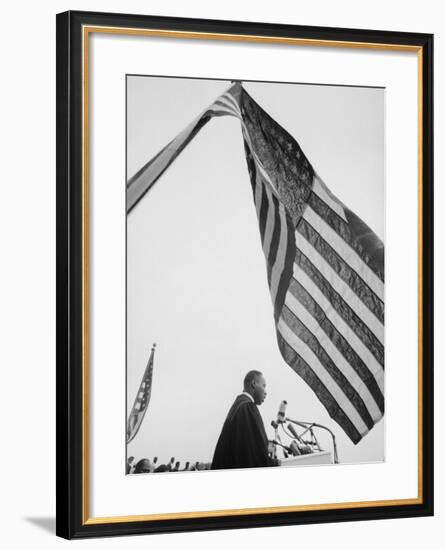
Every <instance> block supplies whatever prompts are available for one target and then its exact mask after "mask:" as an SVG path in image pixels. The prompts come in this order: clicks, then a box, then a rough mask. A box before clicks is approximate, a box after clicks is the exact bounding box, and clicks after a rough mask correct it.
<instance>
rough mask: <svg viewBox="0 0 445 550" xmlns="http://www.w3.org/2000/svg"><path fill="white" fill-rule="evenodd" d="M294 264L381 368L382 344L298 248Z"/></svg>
mask: <svg viewBox="0 0 445 550" xmlns="http://www.w3.org/2000/svg"><path fill="white" fill-rule="evenodd" d="M295 263H296V264H297V265H298V266H300V267H301V268H302V269H303V271H304V272H305V273H306V275H307V276H308V277H309V278H310V279H312V281H313V282H314V283H315V284H316V285H317V287H318V288H319V289H320V290H321V292H322V293H323V294H324V295H325V297H326V298H327V300H328V301H329V302H330V303H331V307H333V308H334V309H335V311H336V312H337V313H338V314H339V315H340V317H342V319H343V320H344V321H345V322H346V323H347V324H348V325H349V327H350V328H351V329H352V330H353V331H354V332H355V334H356V335H357V336H358V337H359V338H360V340H361V341H362V342H363V344H364V345H365V346H366V347H367V348H368V349H369V351H370V352H371V353H372V354H373V355H374V357H375V358H376V359H377V361H378V362H379V363H380V365H382V367H383V365H384V350H383V346H382V344H381V343H380V342H379V340H378V339H377V338H376V336H375V335H374V333H373V332H372V331H371V330H370V329H369V327H368V326H367V325H366V324H365V323H364V322H363V321H362V320H361V319H360V317H358V315H357V314H356V313H355V312H354V310H352V309H351V308H350V307H349V306H348V304H347V303H346V302H345V301H344V300H343V298H342V297H341V296H340V294H339V293H338V292H336V291H335V290H334V289H333V288H332V285H331V284H329V282H328V281H327V280H326V279H325V278H324V277H323V275H322V274H321V273H320V272H319V271H318V269H317V268H316V267H315V266H314V265H313V264H312V262H311V261H310V260H309V259H308V258H307V257H306V256H305V255H304V254H303V253H302V252H301V251H300V250H299V249H298V248H297V251H296V255H295Z"/></svg>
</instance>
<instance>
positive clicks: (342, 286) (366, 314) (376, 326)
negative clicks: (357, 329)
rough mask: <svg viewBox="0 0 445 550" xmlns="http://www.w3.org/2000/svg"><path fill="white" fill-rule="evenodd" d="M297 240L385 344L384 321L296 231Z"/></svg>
mask: <svg viewBox="0 0 445 550" xmlns="http://www.w3.org/2000/svg"><path fill="white" fill-rule="evenodd" d="M295 242H296V246H297V248H298V249H299V250H300V251H301V252H302V253H303V254H304V255H305V256H306V257H307V258H310V259H311V263H312V265H314V266H315V267H316V268H317V269H318V271H319V272H320V273H321V274H322V276H323V277H324V280H325V281H327V282H328V283H329V284H330V285H331V287H332V288H333V289H334V290H336V291H337V292H338V294H339V295H341V296H342V298H343V300H344V301H345V302H346V303H347V304H348V306H349V307H350V308H351V310H352V311H354V313H355V314H356V315H357V316H358V317H360V319H361V320H362V321H363V322H364V323H365V324H366V325H367V326H368V327H369V329H370V330H371V331H372V332H373V334H374V335H375V336H376V337H377V338H378V339H379V341H380V342H381V343H382V344H383V341H384V332H385V331H384V327H383V325H382V323H381V322H380V321H379V320H378V319H377V317H376V316H375V315H373V314H372V313H371V312H370V311H369V309H368V308H367V307H366V306H365V305H364V304H363V302H362V301H361V300H360V299H359V298H358V297H357V296H356V295H355V294H354V293H353V292H352V290H351V289H350V287H349V286H348V285H347V284H346V283H345V282H344V281H343V280H342V279H341V278H340V277H339V276H338V275H337V273H336V272H335V271H334V270H333V269H332V267H331V266H330V265H329V264H328V262H327V261H326V260H325V259H324V258H323V257H322V256H320V254H319V253H318V252H317V251H316V250H315V248H313V247H312V246H311V244H310V243H309V242H308V241H307V240H306V239H305V238H304V237H303V236H302V235H301V233H299V232H296V235H295Z"/></svg>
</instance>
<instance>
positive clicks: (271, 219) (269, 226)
mask: <svg viewBox="0 0 445 550" xmlns="http://www.w3.org/2000/svg"><path fill="white" fill-rule="evenodd" d="M264 188H265V191H266V194H267V198H268V201H269V205H270V206H269V210H268V212H267V221H266V232H265V235H264V242H263V251H264V255H265V256H266V258H269V254H270V248H271V244H272V236H273V232H274V229H275V212H276V210H277V208H276V206H275V204H274V203H273V199H272V193H271V191H270V188H269V186H268V185H265V186H264ZM269 283H270V278H269Z"/></svg>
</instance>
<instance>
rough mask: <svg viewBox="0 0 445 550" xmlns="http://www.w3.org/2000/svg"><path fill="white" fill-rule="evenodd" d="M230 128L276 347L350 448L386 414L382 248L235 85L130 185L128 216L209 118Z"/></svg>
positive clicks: (292, 141) (282, 132)
mask: <svg viewBox="0 0 445 550" xmlns="http://www.w3.org/2000/svg"><path fill="white" fill-rule="evenodd" d="M215 115H216V116H221V115H231V116H234V117H236V118H238V119H239V120H240V122H241V128H242V133H243V138H244V147H245V154H246V160H247V165H248V169H249V175H250V179H251V184H252V190H253V200H254V205H255V208H256V212H257V217H258V222H259V230H260V238H261V243H262V247H263V251H264V255H265V258H266V267H267V269H266V273H267V280H268V284H269V289H270V294H271V298H272V304H273V312H274V319H275V326H276V333H277V339H278V346H279V349H280V352H281V355H282V356H283V358H284V360H285V361H286V363H287V364H288V365H289V366H290V367H291V368H292V369H293V370H294V371H295V372H297V373H298V374H299V375H300V376H301V377H302V378H303V380H304V381H305V382H306V383H307V384H308V385H309V386H310V387H311V388H312V390H313V391H314V392H315V394H316V395H317V397H318V399H319V400H320V401H321V403H322V404H323V405H324V406H325V408H326V409H327V411H328V413H329V415H330V416H331V418H333V419H334V420H335V421H336V422H337V423H338V424H339V425H340V426H341V427H342V428H343V430H344V431H345V432H346V434H347V435H348V436H349V438H350V439H351V440H352V441H353V442H354V443H358V442H359V441H360V440H361V438H362V437H363V436H364V435H365V434H366V433H367V432H368V431H369V430H370V429H371V428H372V427H373V426H374V424H375V423H376V422H378V421H379V420H380V418H382V416H383V413H384V248H383V244H382V242H381V241H380V239H379V238H378V237H377V236H376V235H375V234H374V233H373V231H372V230H371V229H370V228H369V227H368V226H367V225H366V224H365V223H364V222H363V221H362V220H361V219H360V218H358V217H357V216H356V215H355V214H354V213H353V212H351V210H349V209H348V208H347V207H346V206H345V205H344V204H343V203H342V202H340V201H339V200H338V199H337V198H336V197H335V196H334V195H333V194H332V193H331V192H330V191H329V189H328V188H327V187H326V185H325V184H324V183H323V181H322V180H321V178H320V177H319V176H318V175H317V174H316V172H315V170H314V169H313V167H312V165H311V164H310V162H309V161H308V159H307V158H306V156H305V155H304V153H303V151H302V150H301V148H300V147H299V145H298V143H297V142H296V141H295V139H294V138H293V137H292V136H291V135H290V134H289V133H288V132H286V130H284V128H282V127H281V126H280V125H279V124H278V123H277V122H276V121H275V120H273V119H272V118H271V117H270V116H269V115H268V114H267V113H266V112H265V111H264V110H263V109H262V108H261V107H260V106H259V105H258V104H257V103H256V102H255V101H254V100H253V98H252V97H251V96H250V95H249V94H248V93H247V92H246V90H245V89H244V88H243V87H242V86H241V85H240V84H239V83H236V84H234V85H233V86H231V88H229V90H227V92H225V93H224V94H223V95H222V96H220V97H219V98H217V100H216V101H215V102H214V103H213V104H212V105H211V106H210V107H209V108H208V109H206V110H205V111H204V112H203V113H202V114H201V115H200V116H199V117H197V119H195V120H194V121H193V122H192V123H191V124H190V125H189V126H188V127H187V128H186V129H185V130H184V131H183V132H181V134H179V135H178V136H177V137H176V138H175V139H174V140H172V141H171V142H170V143H169V144H168V145H167V146H166V147H164V149H163V150H162V151H161V152H160V153H158V155H157V156H156V157H154V159H152V160H151V161H150V162H149V163H147V164H146V165H145V166H144V167H143V168H142V169H141V170H140V171H139V172H138V173H137V174H136V175H135V176H134V177H133V178H132V179H131V180H130V181H129V183H128V187H127V208H128V211H131V209H132V208H133V207H134V206H135V205H136V204H137V202H138V201H139V200H140V198H142V197H143V196H144V194H145V193H146V191H147V190H148V189H149V188H150V187H151V185H153V183H154V182H155V181H156V180H157V179H158V178H159V176H160V175H161V174H162V173H163V172H164V171H165V170H166V169H167V168H168V166H169V165H170V164H171V162H172V161H173V160H174V159H175V158H176V157H177V156H178V154H179V153H180V152H181V151H182V150H183V149H184V147H185V146H186V144H187V143H189V142H190V140H191V139H192V138H193V137H194V136H195V135H196V134H197V132H198V131H199V130H200V128H202V126H203V125H204V124H205V123H206V122H208V120H210V118H211V117H212V116H215Z"/></svg>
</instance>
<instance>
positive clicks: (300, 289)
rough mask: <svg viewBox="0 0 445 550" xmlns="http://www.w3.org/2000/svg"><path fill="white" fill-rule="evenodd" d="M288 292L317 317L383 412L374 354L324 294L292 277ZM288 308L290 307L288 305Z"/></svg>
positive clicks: (378, 374)
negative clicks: (311, 291) (340, 316)
mask: <svg viewBox="0 0 445 550" xmlns="http://www.w3.org/2000/svg"><path fill="white" fill-rule="evenodd" d="M302 275H303V278H304V277H306V276H305V275H304V273H302ZM294 276H295V273H294ZM306 278H307V277H306ZM305 282H306V281H305ZM306 283H307V282H306ZM309 286H310V285H309ZM313 286H315V285H313ZM315 288H316V287H315ZM289 292H290V293H292V295H293V296H294V297H295V299H296V300H297V301H298V302H299V303H300V304H301V306H302V307H305V308H306V310H307V311H308V312H309V313H310V314H311V315H312V317H313V318H314V319H315V320H316V322H317V323H318V325H319V326H320V327H321V329H322V330H323V331H324V333H325V335H326V337H327V338H329V340H330V341H331V342H332V344H333V345H335V346H336V348H337V349H338V350H339V352H340V353H341V354H342V355H343V357H344V358H345V359H346V361H347V362H348V363H349V364H350V365H351V367H352V368H353V369H354V370H355V372H356V373H357V375H358V376H359V377H360V379H361V380H362V381H363V383H365V384H366V386H367V388H368V390H369V392H370V393H371V395H372V396H373V398H374V400H375V402H376V403H377V405H378V407H379V409H380V411H381V412H382V413H383V411H384V398H383V391H384V386H383V370H382V368H381V367H380V365H378V364H377V362H376V360H375V359H374V357H373V356H372V355H371V354H370V353H369V351H368V350H366V348H364V346H363V344H362V343H361V342H360V340H359V339H358V338H357V336H356V335H355V334H354V333H353V332H352V331H351V329H350V328H349V327H348V326H347V325H346V324H345V323H344V322H343V321H342V320H341V319H340V318H339V316H338V315H337V314H336V313H335V312H333V310H332V308H331V307H330V304H329V303H326V299H324V297H323V295H322V294H321V293H320V292H318V294H317V292H314V293H313V294H312V295H311V294H310V293H309V292H308V290H306V288H305V287H304V285H303V284H301V283H300V282H299V281H297V280H296V279H294V278H292V280H291V283H290V285H289ZM315 298H319V299H321V302H322V303H323V305H324V306H325V307H326V308H327V309H328V311H324V310H323V307H322V306H321V305H320V304H319V303H318V302H317V301H316V300H315ZM287 301H288V299H287V297H286V302H287ZM289 307H290V306H289ZM290 309H292V308H291V307H290ZM332 314H333V315H332ZM330 317H334V320H335V321H336V323H337V324H334V322H332V321H331V319H330ZM342 331H343V332H344V333H345V334H346V337H345V336H344V335H343V334H342ZM347 337H350V340H347ZM320 340H321V338H320ZM354 345H356V346H358V347H360V346H361V347H362V348H364V350H365V351H366V354H364V355H365V360H363V359H362V358H361V357H360V355H359V353H357V351H356V350H355V349H354ZM366 359H367V360H369V361H370V362H371V365H367V364H366Z"/></svg>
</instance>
